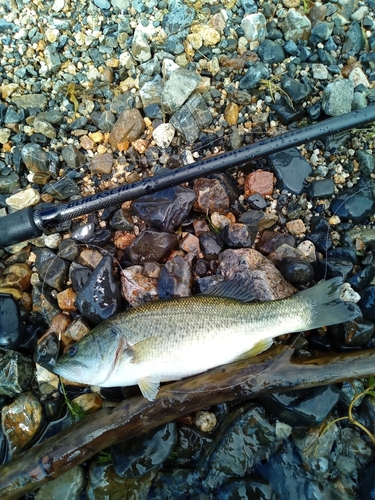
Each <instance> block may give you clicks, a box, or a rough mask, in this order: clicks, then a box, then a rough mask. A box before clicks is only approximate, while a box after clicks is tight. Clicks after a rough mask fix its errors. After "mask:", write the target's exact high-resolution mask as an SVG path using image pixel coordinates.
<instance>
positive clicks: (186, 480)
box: [148, 468, 212, 500]
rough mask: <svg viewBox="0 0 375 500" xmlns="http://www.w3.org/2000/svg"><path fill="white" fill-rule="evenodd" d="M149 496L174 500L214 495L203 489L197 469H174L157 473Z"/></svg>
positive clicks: (159, 499)
mask: <svg viewBox="0 0 375 500" xmlns="http://www.w3.org/2000/svg"><path fill="white" fill-rule="evenodd" d="M148 498H150V499H152V500H167V499H168V500H172V499H174V498H199V500H210V499H211V498H212V495H211V494H209V493H207V492H205V491H203V488H202V486H201V484H200V478H199V475H198V473H197V472H196V471H193V472H191V471H190V470H188V469H178V468H176V469H174V470H172V471H161V472H159V473H158V474H157V476H156V478H155V480H154V482H153V484H152V487H151V489H150V492H149V495H148Z"/></svg>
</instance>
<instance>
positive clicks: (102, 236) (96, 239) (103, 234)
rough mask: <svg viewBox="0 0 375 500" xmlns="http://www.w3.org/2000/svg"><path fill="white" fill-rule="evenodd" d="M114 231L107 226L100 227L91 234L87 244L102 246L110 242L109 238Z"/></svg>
mask: <svg viewBox="0 0 375 500" xmlns="http://www.w3.org/2000/svg"><path fill="white" fill-rule="evenodd" d="M112 235H113V231H111V230H110V229H107V228H102V229H98V230H97V231H95V233H94V234H93V235H92V236H91V238H90V239H89V240H87V245H88V246H90V245H96V246H99V247H102V246H103V245H105V244H106V243H108V242H109V240H110V239H111V238H112Z"/></svg>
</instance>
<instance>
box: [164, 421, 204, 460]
mask: <svg viewBox="0 0 375 500" xmlns="http://www.w3.org/2000/svg"><path fill="white" fill-rule="evenodd" d="M210 443H212V437H211V436H209V435H208V434H207V433H204V432H200V431H198V429H196V428H195V427H190V426H188V425H183V424H182V425H179V426H178V442H177V446H176V448H177V450H178V456H177V457H176V458H173V464H175V463H177V464H179V465H182V464H184V463H188V462H190V463H191V462H192V461H194V462H195V461H197V460H198V459H199V458H200V456H201V454H202V452H203V451H204V449H205V448H207V446H208V445H209V444H210Z"/></svg>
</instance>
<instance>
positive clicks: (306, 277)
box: [279, 257, 314, 284]
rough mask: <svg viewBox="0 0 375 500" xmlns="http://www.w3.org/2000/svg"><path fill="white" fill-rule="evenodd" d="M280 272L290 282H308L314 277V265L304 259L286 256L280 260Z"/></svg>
mask: <svg viewBox="0 0 375 500" xmlns="http://www.w3.org/2000/svg"><path fill="white" fill-rule="evenodd" d="M279 268H280V272H281V274H282V275H283V276H284V278H285V279H286V280H287V281H289V282H290V283H295V284H300V283H308V282H309V281H312V280H313V279H314V269H313V267H312V265H311V264H310V263H309V262H307V261H306V260H303V259H297V258H293V257H286V258H284V259H282V260H281V262H280V266H279Z"/></svg>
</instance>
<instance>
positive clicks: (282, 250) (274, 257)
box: [268, 244, 316, 266]
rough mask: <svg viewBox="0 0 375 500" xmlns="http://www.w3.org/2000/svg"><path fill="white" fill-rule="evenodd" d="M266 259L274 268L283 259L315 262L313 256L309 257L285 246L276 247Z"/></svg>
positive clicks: (298, 250) (297, 249)
mask: <svg viewBox="0 0 375 500" xmlns="http://www.w3.org/2000/svg"><path fill="white" fill-rule="evenodd" d="M311 245H312V244H311ZM268 258H269V260H270V261H271V262H272V263H273V264H275V265H276V266H279V265H280V264H281V262H282V261H283V259H291V261H294V260H296V261H299V260H304V261H305V262H314V261H315V260H316V256H315V255H312V256H311V255H310V254H306V253H304V252H302V251H301V250H300V249H299V248H293V247H291V246H290V245H287V244H284V245H280V246H279V247H277V248H276V250H274V251H273V252H272V253H270V254H269V256H268Z"/></svg>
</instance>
